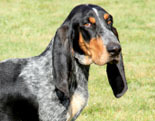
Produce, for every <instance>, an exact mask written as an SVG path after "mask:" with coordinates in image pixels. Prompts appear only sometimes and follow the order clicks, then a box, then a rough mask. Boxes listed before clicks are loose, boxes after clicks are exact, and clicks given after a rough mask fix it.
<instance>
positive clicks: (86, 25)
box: [84, 23, 92, 27]
mask: <svg viewBox="0 0 155 121" xmlns="http://www.w3.org/2000/svg"><path fill="white" fill-rule="evenodd" d="M91 25H92V24H91V23H86V24H84V26H85V27H91Z"/></svg>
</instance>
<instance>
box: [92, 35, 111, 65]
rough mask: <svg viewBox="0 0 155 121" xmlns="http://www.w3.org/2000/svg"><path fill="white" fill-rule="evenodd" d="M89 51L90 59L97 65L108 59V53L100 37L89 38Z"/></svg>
mask: <svg viewBox="0 0 155 121" xmlns="http://www.w3.org/2000/svg"><path fill="white" fill-rule="evenodd" d="M89 45H90V50H89V51H90V52H91V55H92V60H93V62H94V63H95V64H97V65H104V64H105V63H107V62H108V60H109V54H108V52H107V49H106V46H105V45H104V43H103V40H102V39H101V38H100V37H97V38H93V39H91V40H90V44H89Z"/></svg>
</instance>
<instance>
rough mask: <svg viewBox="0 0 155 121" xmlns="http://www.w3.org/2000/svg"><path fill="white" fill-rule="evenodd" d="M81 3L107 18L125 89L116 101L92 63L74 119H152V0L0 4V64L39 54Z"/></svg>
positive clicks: (10, 0) (0, 0) (6, 0)
mask: <svg viewBox="0 0 155 121" xmlns="http://www.w3.org/2000/svg"><path fill="white" fill-rule="evenodd" d="M82 3H92V4H96V5H99V6H101V7H103V8H104V9H105V10H106V11H108V12H109V13H110V14H111V15H112V16H113V19H114V26H115V27H116V28H117V30H118V33H119V38H120V41H121V45H122V48H123V50H122V52H123V56H124V64H125V71H126V77H127V81H128V88H129V89H128V91H127V93H126V94H125V95H124V96H123V97H121V98H120V99H116V98H115V97H114V96H113V93H112V90H111V88H110V86H109V84H108V81H107V76H106V70H105V66H103V67H100V66H96V65H92V66H91V70H90V77H89V94H90V97H89V102H88V105H87V106H86V108H85V109H84V111H83V112H82V114H81V115H80V116H79V118H78V120H77V121H86V120H87V121H155V0H121V1H120V0H0V60H4V59H8V58H25V57H30V56H35V55H38V54H40V53H41V52H42V51H43V50H44V49H45V48H46V46H47V45H48V43H49V42H50V40H51V39H52V37H53V36H54V34H55V32H56V30H57V28H58V27H59V26H60V25H61V24H62V23H63V21H64V20H65V18H66V17H67V15H68V14H69V13H70V11H71V10H72V8H74V7H75V6H76V5H79V4H82Z"/></svg>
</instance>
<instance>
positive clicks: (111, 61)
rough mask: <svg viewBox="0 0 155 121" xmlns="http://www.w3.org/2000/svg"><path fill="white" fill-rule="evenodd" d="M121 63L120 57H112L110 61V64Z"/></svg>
mask: <svg viewBox="0 0 155 121" xmlns="http://www.w3.org/2000/svg"><path fill="white" fill-rule="evenodd" d="M119 61H120V55H117V56H111V57H110V61H109V62H108V63H111V64H117V63H118V62H119Z"/></svg>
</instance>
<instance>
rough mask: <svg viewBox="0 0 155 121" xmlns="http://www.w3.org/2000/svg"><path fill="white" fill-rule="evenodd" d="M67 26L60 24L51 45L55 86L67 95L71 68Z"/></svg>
mask: <svg viewBox="0 0 155 121" xmlns="http://www.w3.org/2000/svg"><path fill="white" fill-rule="evenodd" d="M68 31H69V28H68V26H66V25H62V26H61V27H60V28H59V29H58V30H57V32H56V35H55V38H54V43H53V44H54V45H53V68H54V71H53V75H54V81H55V86H56V88H57V89H58V90H60V91H61V92H63V93H64V95H65V96H67V97H69V82H68V80H69V78H68V77H69V73H70V69H71V51H70V50H71V49H70V46H71V44H70V41H69V40H68Z"/></svg>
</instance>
